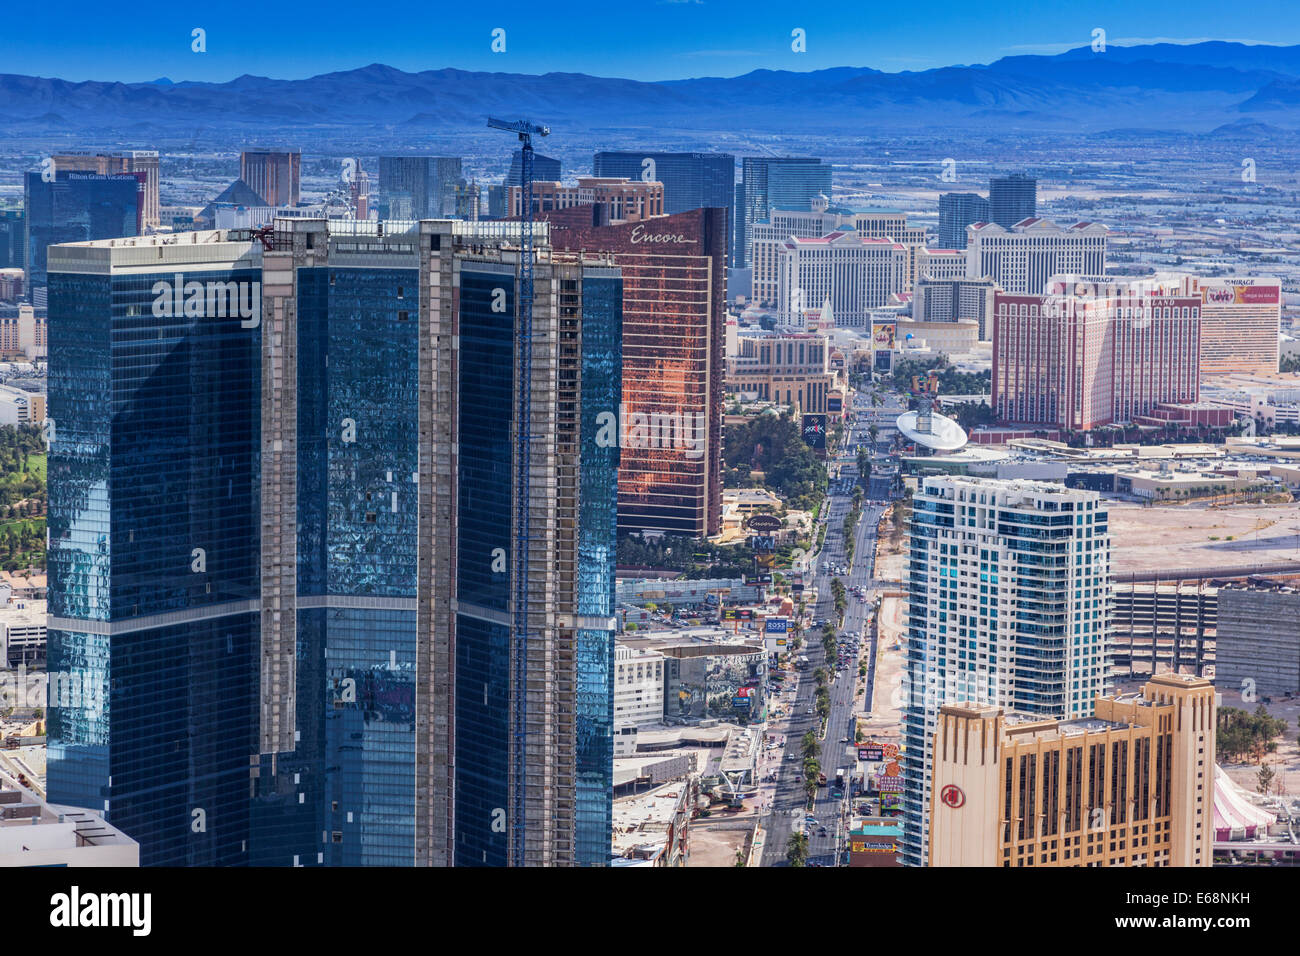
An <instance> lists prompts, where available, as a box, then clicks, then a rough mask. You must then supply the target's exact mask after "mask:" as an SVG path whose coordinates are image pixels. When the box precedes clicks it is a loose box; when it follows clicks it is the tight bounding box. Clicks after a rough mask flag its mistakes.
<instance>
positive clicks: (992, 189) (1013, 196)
mask: <svg viewBox="0 0 1300 956" xmlns="http://www.w3.org/2000/svg"><path fill="white" fill-rule="evenodd" d="M1036 215H1038V180H1037V179H1035V178H1034V177H1032V176H1026V175H1025V174H1024V173H1012V174H1011V175H1010V176H994V177H993V178H991V179H990V180H989V220H990V221H991V222H996V223H997V224H998V225H999V226H1001V227H1002V228H1003V229H1010V228H1011V227H1012V226H1014V225H1015V224H1016V223H1018V222H1023V221H1024V220H1026V219H1032V218H1033V217H1034V216H1036Z"/></svg>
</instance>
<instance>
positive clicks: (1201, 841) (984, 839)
mask: <svg viewBox="0 0 1300 956" xmlns="http://www.w3.org/2000/svg"><path fill="white" fill-rule="evenodd" d="M1214 752H1215V694H1214V686H1213V685H1212V684H1211V683H1210V681H1208V680H1206V679H1205V678H1203V677H1193V676H1190V675H1185V674H1160V675H1157V676H1156V677H1153V678H1152V679H1151V680H1150V681H1148V682H1147V683H1146V685H1144V686H1143V688H1142V690H1141V692H1140V693H1134V694H1124V695H1121V696H1116V697H1098V698H1097V699H1096V702H1095V711H1094V712H1093V713H1092V714H1091V715H1089V716H1087V717H1076V718H1072V719H1067V720H1058V719H1052V718H1046V719H1045V718H1043V717H1041V716H1037V715H1031V714H1022V713H1014V712H1013V713H1006V712H1004V710H1003V708H1001V707H996V706H990V705H980V704H970V703H965V702H963V703H954V704H949V705H945V706H944V707H943V708H941V710H940V712H939V721H938V726H937V727H936V729H935V734H934V741H933V753H934V773H933V785H932V786H931V791H930V805H929V809H930V848H929V855H928V862H929V865H930V866H1005V867H1023V866H1035V867H1037V866H1049V867H1050V866H1210V864H1211V862H1212V859H1213V852H1214V756H1215V754H1214Z"/></svg>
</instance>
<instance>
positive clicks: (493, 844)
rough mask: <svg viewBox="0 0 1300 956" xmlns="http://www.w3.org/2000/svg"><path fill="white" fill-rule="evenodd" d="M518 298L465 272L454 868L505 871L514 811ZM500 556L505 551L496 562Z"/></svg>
mask: <svg viewBox="0 0 1300 956" xmlns="http://www.w3.org/2000/svg"><path fill="white" fill-rule="evenodd" d="M515 293H516V289H515V280H514V274H513V272H511V271H499V272H493V271H490V270H488V269H484V270H483V271H475V270H471V269H468V268H465V269H462V270H461V273H460V378H459V392H458V395H457V406H458V415H459V421H458V428H459V435H460V457H459V469H460V472H459V475H458V476H457V477H458V486H457V494H458V501H457V510H458V529H459V536H458V541H457V557H456V598H457V600H458V601H459V602H460V606H461V613H459V614H457V615H456V678H455V682H456V744H455V746H456V782H455V787H456V834H455V862H456V865H457V866H505V865H506V863H507V855H508V849H509V835H508V833H507V832H506V826H505V825H504V817H503V814H504V813H505V811H506V809H507V808H508V807H509V805H510V804H509V785H508V781H509V755H510V737H509V700H510V627H509V626H508V625H507V624H505V623H503V622H504V621H505V617H504V614H505V612H506V610H507V609H508V607H509V602H510V574H509V562H510V561H511V560H513V553H512V546H511V540H512V534H511V529H512V523H511V515H512V511H513V488H514V485H513V475H512V472H511V462H512V452H513V448H512V446H511V442H510V440H509V436H510V423H511V422H512V421H513V419H514V402H515V394H514V316H515V308H516V303H515ZM494 300H495V302H494ZM494 304H495V305H496V309H494V308H493V305H494ZM497 549H503V550H502V551H500V552H497V553H496V554H495V555H494V552H496V551H497ZM492 612H496V613H495V614H493V613H492Z"/></svg>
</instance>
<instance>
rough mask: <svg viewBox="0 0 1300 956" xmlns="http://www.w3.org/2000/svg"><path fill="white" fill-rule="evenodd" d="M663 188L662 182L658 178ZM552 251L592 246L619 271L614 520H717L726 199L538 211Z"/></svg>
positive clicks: (653, 528) (697, 530) (673, 523)
mask: <svg viewBox="0 0 1300 956" xmlns="http://www.w3.org/2000/svg"><path fill="white" fill-rule="evenodd" d="M664 195H665V197H667V195H668V189H667V184H666V183H665V190H664ZM539 215H540V216H543V217H544V218H545V219H546V220H547V221H548V223H549V225H550V236H551V243H552V245H553V246H554V248H555V249H557V250H568V251H570V252H578V251H580V250H593V251H594V250H599V251H600V252H601V253H603V254H608V255H610V256H611V257H612V261H613V262H614V263H615V264H616V265H617V266H618V268H619V269H620V271H621V272H622V276H623V353H622V355H623V383H622V387H623V402H622V406H621V409H620V416H619V422H620V426H619V431H620V442H621V444H622V446H623V454H622V459H621V465H620V467H619V477H618V526H619V529H620V530H622V531H650V532H666V533H670V534H686V535H693V536H695V537H702V536H704V535H712V534H717V533H718V531H719V530H720V529H721V523H722V404H723V380H724V376H725V374H726V365H725V362H726V327H725V325H724V322H725V320H726V295H727V267H726V259H727V210H726V209H695V210H692V211H690V212H683V213H677V214H675V215H669V216H658V217H654V218H650V219H646V220H644V221H641V222H630V221H629V222H621V223H613V222H611V223H608V224H606V225H598V224H595V223H596V221H597V220H598V218H599V217H598V216H593V209H592V208H591V207H582V206H579V207H575V208H570V209H562V210H557V211H551V212H542V213H539Z"/></svg>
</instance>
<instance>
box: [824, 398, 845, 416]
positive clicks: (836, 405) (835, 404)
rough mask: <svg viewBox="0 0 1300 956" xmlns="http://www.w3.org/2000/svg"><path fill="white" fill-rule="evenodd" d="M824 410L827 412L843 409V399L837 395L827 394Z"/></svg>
mask: <svg viewBox="0 0 1300 956" xmlns="http://www.w3.org/2000/svg"><path fill="white" fill-rule="evenodd" d="M826 410H827V411H828V412H842V411H844V400H843V399H841V398H840V397H839V396H838V395H828V396H827V397H826Z"/></svg>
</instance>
